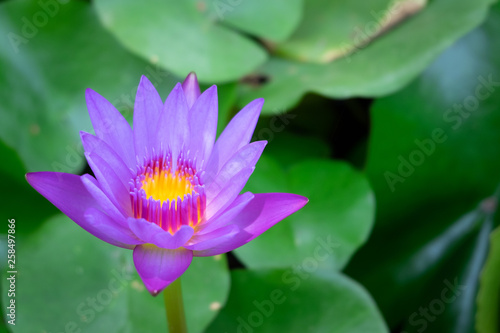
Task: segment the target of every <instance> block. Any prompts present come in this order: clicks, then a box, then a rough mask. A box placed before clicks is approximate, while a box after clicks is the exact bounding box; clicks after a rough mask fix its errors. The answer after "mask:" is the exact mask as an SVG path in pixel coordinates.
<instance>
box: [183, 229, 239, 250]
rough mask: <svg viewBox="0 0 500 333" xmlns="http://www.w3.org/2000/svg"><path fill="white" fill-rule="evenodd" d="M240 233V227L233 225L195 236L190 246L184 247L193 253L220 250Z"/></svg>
mask: <svg viewBox="0 0 500 333" xmlns="http://www.w3.org/2000/svg"><path fill="white" fill-rule="evenodd" d="M239 232H240V228H238V226H236V225H234V224H231V225H226V226H225V227H222V228H220V229H217V230H215V231H212V232H209V233H206V234H203V235H196V236H194V237H193V238H192V239H191V241H190V242H189V244H188V245H185V246H184V247H185V248H186V249H188V250H193V251H204V250H208V249H214V248H218V247H220V246H221V245H223V244H226V243H227V242H231V240H232V239H233V238H234V237H235V235H237V234H238V233H239Z"/></svg>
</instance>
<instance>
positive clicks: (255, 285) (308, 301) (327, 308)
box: [207, 269, 388, 333]
mask: <svg viewBox="0 0 500 333" xmlns="http://www.w3.org/2000/svg"><path fill="white" fill-rule="evenodd" d="M231 278H232V286H231V293H230V295H229V299H228V303H227V305H226V307H224V309H222V311H221V312H220V314H219V316H218V317H217V318H216V319H215V321H214V322H213V323H212V324H211V325H210V326H209V328H208V330H207V332H214V333H215V332H217V333H220V332H262V333H265V332H273V333H274V332H290V333H294V332H332V329H333V328H334V331H335V332H338V333H344V332H345V333H356V332H360V333H361V332H363V333H364V332H373V333H379V332H388V329H387V327H386V325H385V323H384V321H383V319H382V317H381V316H380V313H379V311H378V309H377V306H376V304H375V302H374V301H373V300H372V299H371V297H370V295H369V294H368V293H367V292H366V291H365V290H364V289H363V287H361V286H360V285H359V284H357V283H356V282H354V281H352V280H351V279H349V278H348V277H346V276H344V275H342V274H339V273H333V272H331V273H329V274H323V275H315V274H310V273H306V274H305V275H302V277H301V276H299V275H296V274H295V273H293V271H292V270H291V269H290V270H259V271H243V270H236V271H232V274H231Z"/></svg>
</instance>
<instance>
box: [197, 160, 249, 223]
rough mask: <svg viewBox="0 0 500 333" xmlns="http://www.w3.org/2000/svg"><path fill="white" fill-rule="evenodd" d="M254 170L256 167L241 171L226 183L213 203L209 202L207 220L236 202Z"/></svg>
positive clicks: (214, 197)
mask: <svg viewBox="0 0 500 333" xmlns="http://www.w3.org/2000/svg"><path fill="white" fill-rule="evenodd" d="M253 170H254V167H249V168H245V169H243V170H241V171H240V172H238V173H237V174H236V175H235V176H233V177H232V178H231V179H230V180H229V181H228V182H227V183H226V186H224V187H223V188H221V189H220V190H219V192H218V193H217V194H216V195H214V196H213V199H212V200H211V201H208V200H207V210H206V214H205V216H206V218H207V220H208V219H210V218H211V217H212V216H214V215H215V214H217V213H218V212H219V211H221V210H224V209H225V208H226V207H227V206H229V205H230V204H231V202H233V201H234V199H236V197H237V196H238V194H239V193H240V192H241V190H242V189H243V187H244V186H245V184H246V183H247V181H248V178H250V176H251V175H252V172H253Z"/></svg>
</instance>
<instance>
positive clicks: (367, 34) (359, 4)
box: [276, 0, 427, 63]
mask: <svg viewBox="0 0 500 333" xmlns="http://www.w3.org/2000/svg"><path fill="white" fill-rule="evenodd" d="M426 3H427V0H399V1H393V0H375V1H373V0H372V1H370V2H367V1H363V0H354V1H353V0H350V1H348V0H340V1H326V0H313V1H306V3H305V7H304V18H303V19H302V22H301V24H300V25H299V27H298V28H297V30H296V31H295V33H294V34H293V35H292V36H291V37H290V38H289V39H288V40H286V41H285V42H283V43H280V44H279V45H277V47H276V48H277V52H278V53H279V54H282V55H283V56H285V57H288V58H292V59H294V60H298V61H304V62H314V63H327V62H330V61H333V60H335V59H338V58H341V57H344V56H346V55H348V54H350V53H352V52H356V50H357V49H360V48H364V47H366V45H367V44H368V43H370V42H371V41H372V40H373V39H375V38H377V37H378V36H379V35H380V34H382V33H384V32H386V31H387V30H388V29H390V28H391V27H392V26H393V25H395V24H397V23H399V22H400V21H402V20H404V19H405V18H407V17H408V16H410V15H413V14H415V13H416V12H418V11H419V10H421V9H422V8H423V7H424V6H425V5H426ZM333 27H335V28H333Z"/></svg>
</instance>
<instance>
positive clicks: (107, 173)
mask: <svg viewBox="0 0 500 333" xmlns="http://www.w3.org/2000/svg"><path fill="white" fill-rule="evenodd" d="M85 157H86V158H87V161H88V163H89V165H90V167H91V168H92V171H93V172H94V174H95V176H96V178H97V181H98V182H99V184H100V185H101V188H102V190H103V191H104V193H106V195H107V196H108V198H110V199H111V201H112V202H113V203H114V204H115V205H117V206H119V207H121V208H123V209H124V210H125V212H126V213H127V215H129V216H130V215H131V214H132V208H131V207H130V195H129V190H128V184H126V183H125V182H124V181H123V179H120V177H119V176H118V175H117V174H116V172H115V170H114V169H113V168H112V167H111V166H110V165H109V164H108V163H107V162H106V161H105V160H104V159H103V158H102V157H101V156H99V155H96V154H95V153H85Z"/></svg>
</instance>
